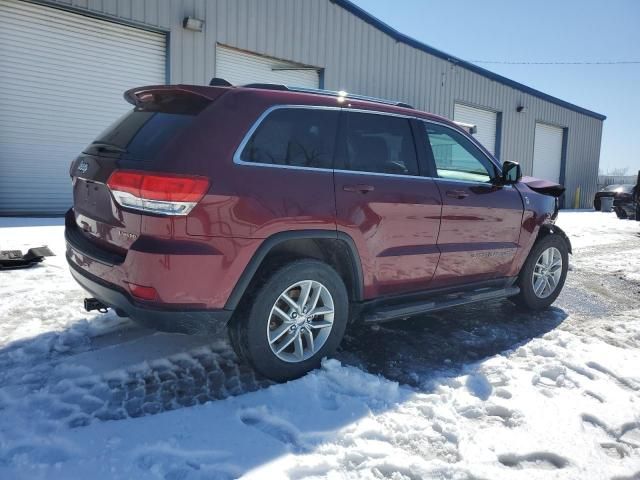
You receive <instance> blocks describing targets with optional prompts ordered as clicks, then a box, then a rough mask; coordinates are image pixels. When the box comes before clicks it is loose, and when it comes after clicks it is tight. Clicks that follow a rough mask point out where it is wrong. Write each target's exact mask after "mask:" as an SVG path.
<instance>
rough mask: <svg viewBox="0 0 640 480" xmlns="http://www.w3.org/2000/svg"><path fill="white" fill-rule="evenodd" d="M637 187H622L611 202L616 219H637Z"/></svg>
mask: <svg viewBox="0 0 640 480" xmlns="http://www.w3.org/2000/svg"><path fill="white" fill-rule="evenodd" d="M637 189H638V186H637V185H622V186H621V187H620V189H619V191H618V192H617V193H616V196H615V198H614V200H613V211H614V212H616V215H617V216H618V218H621V219H625V218H629V219H636V220H637V219H638V199H637V198H638V194H637Z"/></svg>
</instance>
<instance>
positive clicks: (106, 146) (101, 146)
mask: <svg viewBox="0 0 640 480" xmlns="http://www.w3.org/2000/svg"><path fill="white" fill-rule="evenodd" d="M91 147H92V148H95V149H96V150H98V151H99V152H107V153H127V149H126V148H122V147H119V146H118V145H113V144H112V143H99V142H94V143H92V144H91Z"/></svg>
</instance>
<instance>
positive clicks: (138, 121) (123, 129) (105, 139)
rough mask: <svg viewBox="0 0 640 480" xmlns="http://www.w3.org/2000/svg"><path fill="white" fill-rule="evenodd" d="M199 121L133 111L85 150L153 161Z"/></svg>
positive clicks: (137, 110)
mask: <svg viewBox="0 0 640 480" xmlns="http://www.w3.org/2000/svg"><path fill="white" fill-rule="evenodd" d="M194 118H195V115H192V114H186V113H166V112H148V111H141V110H139V109H135V110H132V111H130V112H128V113H126V114H125V115H123V116H122V117H120V118H119V119H118V120H116V121H115V122H114V123H113V124H112V125H111V126H110V127H108V128H107V129H106V130H105V131H104V132H103V133H102V134H100V135H99V136H98V138H96V139H95V140H94V141H93V142H92V143H91V144H90V145H89V146H88V147H87V149H86V150H85V153H89V154H93V155H96V154H98V155H105V154H106V155H117V156H122V158H123V159H127V160H140V161H143V162H145V161H149V160H152V159H153V158H154V156H155V155H156V154H157V152H158V151H159V150H160V149H161V148H162V147H163V146H165V145H166V144H167V143H169V141H170V140H171V139H172V138H174V137H175V136H176V135H177V134H178V133H179V132H181V131H182V130H184V129H185V128H186V127H187V126H188V125H189V124H191V122H192V121H193V119H194Z"/></svg>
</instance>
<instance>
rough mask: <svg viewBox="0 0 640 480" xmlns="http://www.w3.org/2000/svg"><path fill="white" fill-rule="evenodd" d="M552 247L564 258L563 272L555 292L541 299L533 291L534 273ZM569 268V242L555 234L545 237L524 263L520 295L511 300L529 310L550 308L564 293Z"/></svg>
mask: <svg viewBox="0 0 640 480" xmlns="http://www.w3.org/2000/svg"><path fill="white" fill-rule="evenodd" d="M550 247H555V248H557V249H558V251H559V252H560V256H561V257H562V271H561V274H560V279H559V281H558V283H557V285H556V288H555V290H554V291H553V292H552V293H551V294H550V295H549V296H547V297H545V298H540V297H539V296H537V295H536V293H535V292H534V289H533V281H532V279H533V272H534V268H535V266H536V262H537V261H538V258H539V257H540V255H541V254H542V252H544V251H545V250H547V249H548V248H550ZM568 268H569V248H568V245H567V242H566V241H565V240H564V239H563V238H562V237H560V236H559V235H556V234H553V233H550V234H548V235H545V236H544V237H542V238H541V239H539V240H538V241H536V243H535V244H534V245H533V248H532V249H531V251H530V252H529V256H528V257H527V260H526V261H525V262H524V265H523V266H522V269H521V270H520V275H519V276H518V280H517V286H518V287H520V293H519V294H518V295H516V296H515V297H512V298H511V300H512V301H513V302H514V303H515V304H516V305H518V306H520V307H523V308H526V309H528V310H542V309H545V308H547V307H549V306H550V305H551V304H552V303H553V302H555V300H556V298H558V295H560V292H561V291H562V287H563V286H564V282H565V280H566V278H567V270H568Z"/></svg>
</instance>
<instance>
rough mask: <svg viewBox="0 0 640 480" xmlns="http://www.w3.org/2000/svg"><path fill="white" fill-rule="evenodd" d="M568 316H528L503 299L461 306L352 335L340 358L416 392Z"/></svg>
mask: <svg viewBox="0 0 640 480" xmlns="http://www.w3.org/2000/svg"><path fill="white" fill-rule="evenodd" d="M567 316H568V315H567V313H566V312H565V311H564V310H562V309H560V308H557V307H552V308H549V309H547V310H545V311H542V312H523V311H521V310H519V309H518V308H517V307H516V306H514V305H513V304H512V303H510V302H505V301H502V302H500V301H498V302H492V303H483V304H476V305H468V306H464V307H457V308H454V309H451V310H446V311H442V312H436V313H433V314H430V315H424V316H420V317H415V318H411V319H406V320H401V321H395V322H389V323H385V324H380V325H373V326H368V325H362V326H358V327H355V328H352V329H351V330H350V331H348V332H347V337H346V338H345V340H344V341H343V343H342V350H341V352H340V353H339V358H340V359H341V360H342V361H343V362H345V363H349V364H352V365H355V366H358V367H360V368H362V369H363V370H366V371H368V372H369V373H373V374H380V375H383V376H384V377H386V378H388V379H390V380H395V381H397V382H399V383H402V384H405V385H409V386H411V387H414V388H421V387H423V388H424V387H427V386H428V385H429V384H430V379H432V378H434V377H440V376H451V375H457V374H459V373H460V371H461V370H462V369H463V368H464V366H465V365H467V364H469V363H473V362H476V361H478V360H481V359H482V358H486V357H490V356H493V355H496V354H499V353H501V352H504V351H505V350H510V349H513V348H516V347H518V346H520V345H522V344H524V343H526V342H528V341H530V340H532V339H534V338H536V337H540V336H542V335H544V334H545V333H547V332H549V331H551V330H553V329H555V328H556V327H557V326H558V325H560V324H561V323H562V322H563V321H564V319H565V318H567Z"/></svg>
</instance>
